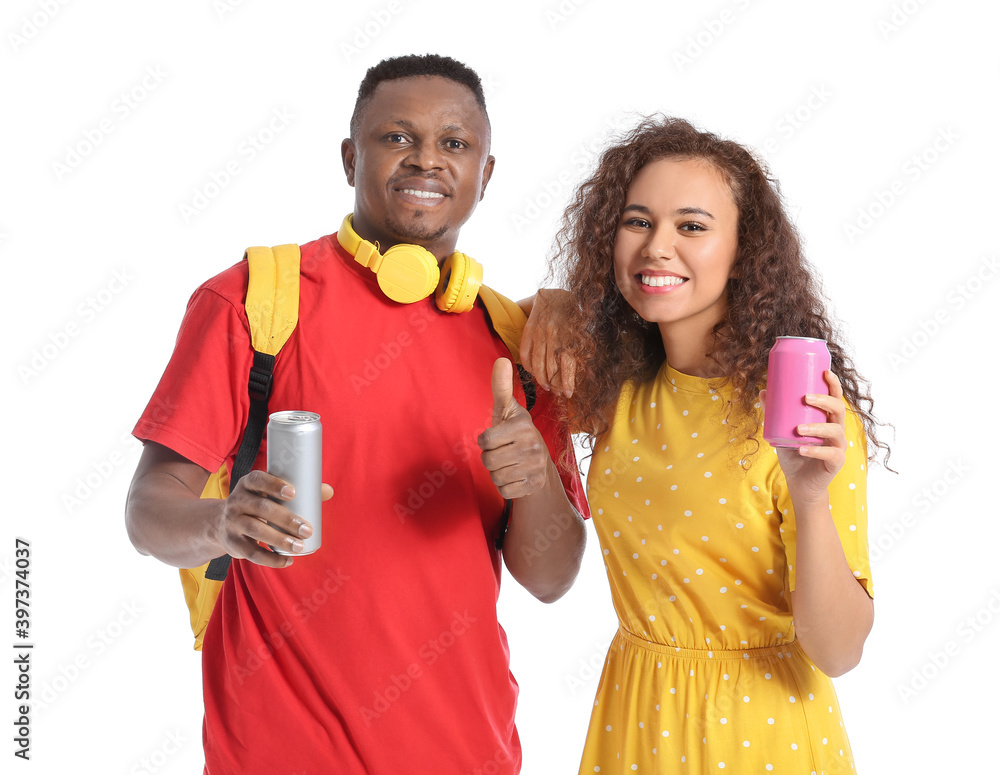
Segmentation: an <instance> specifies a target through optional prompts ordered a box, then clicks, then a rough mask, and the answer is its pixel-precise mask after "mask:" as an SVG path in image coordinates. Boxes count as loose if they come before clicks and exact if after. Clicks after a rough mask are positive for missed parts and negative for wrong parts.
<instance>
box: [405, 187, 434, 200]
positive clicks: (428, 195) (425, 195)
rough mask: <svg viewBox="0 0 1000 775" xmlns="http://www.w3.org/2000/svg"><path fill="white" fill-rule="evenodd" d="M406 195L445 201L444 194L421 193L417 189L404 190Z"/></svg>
mask: <svg viewBox="0 0 1000 775" xmlns="http://www.w3.org/2000/svg"><path fill="white" fill-rule="evenodd" d="M403 193H404V194H409V195H410V196H419V197H420V198H421V199H443V198H444V194H439V193H437V192H436V191H421V190H420V189H416V188H404V189H403Z"/></svg>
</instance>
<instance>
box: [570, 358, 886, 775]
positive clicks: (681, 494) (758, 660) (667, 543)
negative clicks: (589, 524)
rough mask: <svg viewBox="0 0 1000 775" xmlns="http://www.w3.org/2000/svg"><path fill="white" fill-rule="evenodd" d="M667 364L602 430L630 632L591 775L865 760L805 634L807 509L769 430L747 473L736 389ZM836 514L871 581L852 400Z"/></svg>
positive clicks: (611, 540)
mask: <svg viewBox="0 0 1000 775" xmlns="http://www.w3.org/2000/svg"><path fill="white" fill-rule="evenodd" d="M713 384H715V383H713V382H711V381H709V380H705V379H700V378H697V377H691V376H689V375H686V374H682V373H680V372H678V371H676V370H674V369H671V368H670V367H669V366H667V365H666V364H664V366H663V367H662V368H661V369H660V372H659V374H658V375H657V376H656V378H655V379H654V380H651V381H650V382H647V383H643V384H642V385H639V386H637V387H636V386H633V385H629V386H627V387H626V388H625V389H624V390H623V391H622V395H621V396H620V398H619V403H618V408H617V412H616V415H615V419H614V422H613V425H612V427H611V428H610V429H609V430H608V431H607V432H606V433H605V434H604V436H602V437H601V438H600V439H598V441H597V443H596V445H595V453H594V455H593V458H592V459H591V465H590V472H589V475H588V496H589V499H590V505H591V513H592V515H593V519H594V526H595V527H596V529H597V533H598V537H599V538H600V542H601V549H602V551H603V554H604V561H605V565H606V567H607V573H608V580H609V582H610V584H611V595H612V598H613V600H614V605H615V610H616V611H617V614H618V620H619V625H620V626H619V630H618V633H617V635H616V636H615V638H614V640H613V641H612V643H611V647H610V649H609V651H608V658H607V662H606V664H605V667H604V672H603V675H602V677H601V682H600V685H599V687H598V690H597V697H596V699H595V701H594V710H593V715H592V717H591V721H590V728H589V730H588V733H587V741H586V746H585V749H584V754H583V760H582V764H581V768H580V772H581V773H588V774H589V773H595V772H602V773H633V772H635V773H644V774H645V775H652V774H653V773H718V772H720V771H725V772H731V773H739V774H740V775H744V774H746V775H750V774H751V773H752V774H753V775H757V773H760V774H761V775H767V774H768V773H773V774H774V775H789V774H794V775H810V774H812V775H823V773H826V775H834V773H837V774H838V775H841V774H843V773H852V772H854V763H853V760H852V757H851V748H850V744H849V743H848V740H847V734H846V732H845V730H844V725H843V722H842V720H841V716H840V707H839V705H838V704H837V697H836V694H835V693H834V690H833V685H832V683H831V681H830V679H829V678H828V677H827V676H826V675H824V674H823V673H822V672H821V671H820V670H819V669H818V668H816V667H815V666H814V665H813V664H812V662H811V661H810V660H809V658H808V657H807V656H806V655H805V653H804V652H803V651H802V649H801V648H800V647H799V645H798V643H797V642H796V641H795V627H794V624H793V622H792V616H791V604H790V602H791V597H790V592H791V590H793V589H794V588H795V515H794V512H793V510H792V505H791V500H790V499H789V496H788V492H787V488H786V485H785V479H784V476H783V474H782V472H781V469H780V467H779V466H778V459H777V455H776V454H775V453H774V451H773V450H772V449H771V447H770V446H769V445H768V444H767V442H765V441H763V439H760V443H761V449H760V452H759V453H758V454H757V455H756V456H755V457H754V458H753V465H752V466H751V468H750V470H749V472H748V473H746V474H744V473H743V471H742V470H741V469H740V468H739V460H738V455H739V450H740V449H741V446H740V445H739V444H738V443H731V440H732V439H733V437H734V435H735V434H734V433H732V432H731V430H730V428H729V426H728V425H727V424H726V422H725V404H726V399H727V393H726V392H725V389H724V388H723V389H721V390H719V391H717V390H715V389H713V388H712V385H713ZM847 438H848V441H849V448H848V452H847V462H846V463H845V465H844V468H843V469H842V470H841V471H840V473H838V474H837V476H836V478H835V479H834V481H833V482H832V483H831V485H830V488H829V492H830V504H831V515H832V517H833V520H834V523H835V524H836V528H837V532H838V534H839V536H840V540H841V544H842V546H843V549H844V554H845V556H846V558H847V562H848V565H849V567H850V568H851V570H852V571H853V573H854V575H855V576H856V577H857V578H858V579H859V581H861V582H862V583H863V584H864V585H865V588H866V589H867V591H868V594H869V595H870V594H872V587H871V573H870V570H869V566H868V549H867V538H866V535H867V515H866V512H865V477H866V448H865V443H864V435H863V432H862V428H861V425H860V423H859V422H858V420H857V418H856V417H855V416H854V415H853V414H852V413H851V412H848V415H847Z"/></svg>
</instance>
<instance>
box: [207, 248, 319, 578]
mask: <svg viewBox="0 0 1000 775" xmlns="http://www.w3.org/2000/svg"><path fill="white" fill-rule="evenodd" d="M243 257H244V258H245V259H246V260H247V263H248V264H249V280H248V281H247V297H246V302H245V304H244V306H245V308H246V313H247V321H248V322H249V324H250V343H251V344H252V345H253V350H254V353H253V366H252V367H251V368H250V376H249V379H248V381H247V392H248V393H249V395H250V412H249V414H248V416H247V427H246V429H245V430H244V432H243V441H242V442H240V448H239V451H238V452H237V453H236V459H235V460H234V461H233V473H232V476H231V477H230V488H232V487H235V486H236V483H237V482H238V481H239V480H240V479H241V478H242V477H243V476H244V475H245V474H247V473H249V472H250V469H251V468H252V467H253V462H254V460H256V459H257V453H258V452H259V451H260V443H261V441H262V439H263V438H264V429H265V428H266V427H267V402H268V399H269V398H270V397H271V386H272V382H273V379H274V362H275V356H276V355H277V354H278V352H279V351H280V350H281V348H282V347H283V346H284V344H285V342H287V341H288V337H290V336H291V335H292V331H294V330H295V326H296V324H297V323H298V320H299V259H300V253H299V246H298V245H278V246H277V247H274V248H262V247H253V248H247V251H246V253H245V254H244V256H243ZM231 561H232V558H231V557H230V556H229V555H227V554H224V555H222V556H221V557H216V558H215V559H214V560H212V561H211V562H210V563H209V564H208V569H207V570H206V571H205V578H207V579H213V580H216V581H222V580H223V579H225V578H226V574H227V573H228V572H229V563H230V562H231Z"/></svg>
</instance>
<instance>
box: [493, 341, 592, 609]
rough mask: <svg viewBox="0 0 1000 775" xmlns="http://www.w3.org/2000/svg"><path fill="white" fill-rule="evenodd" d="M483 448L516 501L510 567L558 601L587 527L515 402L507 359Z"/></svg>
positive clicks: (496, 382)
mask: <svg viewBox="0 0 1000 775" xmlns="http://www.w3.org/2000/svg"><path fill="white" fill-rule="evenodd" d="M479 447H480V449H482V450H483V454H482V460H483V464H484V465H485V466H486V468H487V469H488V470H489V472H490V476H491V477H492V479H493V482H494V484H496V486H497V489H498V490H499V491H500V494H501V495H502V496H503V497H504V498H510V499H512V500H513V502H514V503H513V508H512V512H511V518H510V525H509V527H508V529H507V534H506V536H505V537H504V545H503V558H504V562H505V563H506V565H507V569H508V570H509V571H510V574H511V575H512V576H513V577H514V578H515V579H517V581H518V583H520V584H521V585H522V586H523V587H524V588H525V589H527V590H528V591H529V592H531V594H533V595H534V596H535V597H537V598H538V599H539V600H541V601H542V602H544V603H552V602H555V601H556V600H558V599H559V598H560V597H562V596H563V595H564V594H566V592H567V591H568V590H569V588H570V587H571V586H572V585H573V582H574V581H575V580H576V576H577V574H578V573H579V571H580V563H581V561H582V559H583V550H584V547H585V546H586V543H587V535H586V530H585V528H584V524H583V518H582V517H581V516H580V514H579V512H577V510H576V509H575V508H573V505H572V504H571V503H570V502H569V498H567V497H566V492H565V490H564V489H563V485H562V480H561V479H560V478H559V471H558V469H557V468H556V464H555V463H554V462H553V460H552V458H551V456H550V455H549V451H548V448H547V447H546V445H545V440H544V439H543V438H542V435H541V433H539V431H538V429H537V428H535V425H534V423H533V422H532V420H531V415H530V414H529V413H528V410H527V409H525V408H524V407H523V406H521V405H520V404H518V403H517V401H515V400H514V387H513V367H512V366H511V363H510V361H509V360H507V359H506V358H500V359H498V360H497V361H496V363H495V364H494V366H493V425H492V427H490V428H488V429H487V430H486V431H484V432H483V433H482V434H481V435H480V436H479Z"/></svg>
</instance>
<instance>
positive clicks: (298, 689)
mask: <svg viewBox="0 0 1000 775" xmlns="http://www.w3.org/2000/svg"><path fill="white" fill-rule="evenodd" d="M246 285H247V264H246V262H241V263H240V264H237V265H236V266H234V267H232V268H230V269H228V270H227V271H225V272H223V273H222V274H220V275H218V276H216V277H215V278H213V279H211V280H209V281H208V282H207V283H205V284H204V285H203V286H202V287H201V288H199V289H198V290H197V291H196V292H195V293H194V295H193V296H192V298H191V301H190V303H189V305H188V309H187V313H186V315H185V317H184V321H183V323H182V324H181V329H180V333H179V334H178V339H177V344H176V348H175V350H174V353H173V356H172V357H171V359H170V362H169V364H168V365H167V368H166V370H165V372H164V374H163V377H162V379H161V381H160V384H159V386H158V387H157V389H156V392H155V393H154V395H153V397H152V400H151V401H150V403H149V406H148V407H147V408H146V411H145V412H144V414H143V416H142V418H141V419H140V420H139V422H138V424H137V425H136V427H135V430H134V433H135V435H136V436H137V437H138V438H140V439H143V440H150V441H155V442H157V443H159V444H162V445H164V446H166V447H169V448H170V449H172V450H174V451H175V452H177V453H179V454H181V455H183V456H184V457H186V458H188V459H189V460H191V461H193V462H195V463H197V464H198V465H199V466H202V467H203V468H205V469H207V470H209V471H213V470H215V469H217V468H218V466H219V465H220V464H221V463H222V462H223V461H225V462H226V463H227V465H229V466H230V467H231V466H232V461H233V457H234V455H235V452H236V450H237V449H238V447H239V442H240V440H241V437H242V433H243V428H244V426H245V424H246V419H247V413H248V409H249V399H248V397H247V386H246V383H247V375H248V373H249V370H250V366H251V362H252V351H251V346H250V339H249V328H248V325H247V320H246V314H245V312H244V308H243V304H244V299H245V295H246ZM507 355H508V351H507V349H506V347H505V345H504V344H503V342H502V341H501V340H500V339H499V337H497V336H496V335H495V334H494V333H493V331H492V329H491V328H490V326H489V322H488V318H487V316H486V314H485V312H484V310H483V308H482V306H481V305H480V304H477V306H476V308H475V309H473V310H472V311H471V312H467V313H464V314H459V315H455V314H446V313H442V312H439V311H438V310H437V307H436V306H435V305H434V301H433V298H429V299H425V300H424V301H422V302H417V303H415V304H411V305H400V304H396V303H395V302H392V301H390V300H388V299H386V298H385V297H384V296H383V295H382V293H381V291H380V290H379V289H378V285H377V283H376V280H375V275H374V274H373V273H372V272H370V271H369V270H368V269H365V268H363V267H361V266H360V265H358V264H357V263H356V262H354V260H353V259H352V258H351V256H350V255H349V254H347V253H346V252H345V251H344V250H343V249H342V248H341V247H340V245H339V244H338V242H337V239H336V236H328V237H324V238H322V239H319V240H317V241H315V242H312V243H309V244H308V245H304V246H303V247H302V279H301V289H300V301H299V323H298V326H297V328H296V330H295V331H294V333H293V334H292V336H291V338H290V339H289V340H288V342H287V344H286V345H285V346H284V348H283V349H282V350H281V352H280V353H279V355H278V357H277V363H276V365H275V380H274V391H273V393H272V397H271V400H270V405H269V411H271V412H275V411H281V410H286V409H298V410H307V411H314V412H318V413H319V414H320V415H321V417H322V423H323V481H325V482H328V483H330V484H331V485H332V486H333V488H334V491H335V495H334V496H333V499H332V500H330V501H327V502H326V503H325V504H324V505H323V546H322V548H321V549H320V550H319V551H318V552H316V553H315V554H312V555H309V556H305V557H299V558H297V559H296V561H295V563H294V564H293V565H292V567H290V568H285V569H271V568H265V567H261V566H258V565H254V564H252V563H249V562H244V561H239V560H236V561H234V562H233V564H232V566H231V568H230V571H229V576H228V577H227V579H226V581H225V583H224V585H223V589H222V593H221V595H220V596H219V600H218V602H217V603H216V607H215V611H214V613H213V616H212V619H211V621H210V623H209V626H208V631H207V633H206V636H205V642H204V649H203V652H202V653H203V677H204V694H205V725H204V744H205V759H206V772H208V773H211V774H212V775H219V773H239V774H240V775H250V774H251V773H273V772H283V773H299V772H307V771H308V772H336V773H338V774H339V775H349V774H353V773H358V774H359V775H360V774H361V773H379V774H381V773H403V772H405V773H408V774H410V775H415V774H416V773H425V772H426V773H435V775H436V774H437V773H442V772H455V773H465V772H477V771H484V772H487V771H488V772H492V773H516V772H517V771H518V770H519V768H520V760H521V753H520V745H519V742H518V737H517V731H516V730H515V728H514V709H515V704H516V699H517V683H516V682H515V680H514V678H513V676H512V675H511V673H510V669H509V654H508V649H507V641H506V636H505V634H504V631H503V629H502V628H501V627H500V626H499V624H498V622H497V616H496V602H497V597H498V594H499V590H500V555H499V553H498V551H497V550H496V548H495V544H494V541H495V539H496V537H497V535H498V533H499V530H500V519H501V513H502V510H503V499H502V498H501V496H500V495H499V493H498V492H497V489H496V487H495V486H494V485H493V483H492V481H491V480H490V477H489V475H488V473H487V471H486V469H485V467H484V466H483V465H482V462H481V461H480V459H479V453H480V451H479V447H478V446H477V444H476V437H477V436H478V434H479V433H480V432H481V431H482V430H483V429H484V428H486V427H487V426H488V425H489V424H490V422H491V412H492V406H493V399H492V393H491V389H490V375H491V373H492V367H493V362H494V360H496V359H497V358H498V357H504V356H507ZM515 383H516V380H515ZM515 394H516V395H517V396H518V400H520V401H522V403H523V393H522V392H521V389H520V386H519V385H517V384H515ZM550 410H551V404H550V403H549V400H548V396H547V394H546V393H544V391H539V396H538V403H537V405H536V407H535V409H534V410H533V412H532V414H533V417H534V421H535V424H536V426H537V427H538V429H539V430H540V431H541V432H542V434H543V435H544V436H545V439H546V441H547V443H548V445H549V449H550V453H551V454H552V457H553V459H554V460H557V461H558V460H559V459H560V456H561V455H562V453H563V452H564V451H565V450H566V448H567V447H569V449H570V455H572V448H571V446H570V438H569V435H568V433H567V431H566V429H565V428H564V427H563V426H561V425H560V424H558V423H557V422H555V421H554V419H553V418H552V417H551V416H549V414H550ZM255 467H257V468H261V469H264V468H266V442H265V446H264V447H263V448H262V449H261V452H260V455H259V456H258V458H257V461H256V465H255ZM563 482H564V486H565V488H566V491H567V493H568V494H569V497H570V500H571V501H572V502H573V504H574V505H575V506H576V508H577V509H578V510H579V511H580V512H581V513H583V514H585V515H586V514H587V506H586V501H585V499H584V496H583V491H582V487H581V484H580V480H579V477H578V476H577V474H576V471H575V470H572V471H569V472H567V473H565V474H564V476H563ZM491 763H492V764H491ZM484 768H488V769H484Z"/></svg>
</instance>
